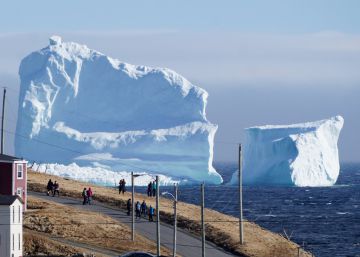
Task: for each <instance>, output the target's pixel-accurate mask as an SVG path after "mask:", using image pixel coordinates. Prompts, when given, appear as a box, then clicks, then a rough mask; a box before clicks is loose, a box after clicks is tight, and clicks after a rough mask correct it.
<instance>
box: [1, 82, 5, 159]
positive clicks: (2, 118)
mask: <svg viewBox="0 0 360 257" xmlns="http://www.w3.org/2000/svg"><path fill="white" fill-rule="evenodd" d="M5 98H6V88H4V94H3V103H2V116H1V154H4V142H5V138H4V120H5Z"/></svg>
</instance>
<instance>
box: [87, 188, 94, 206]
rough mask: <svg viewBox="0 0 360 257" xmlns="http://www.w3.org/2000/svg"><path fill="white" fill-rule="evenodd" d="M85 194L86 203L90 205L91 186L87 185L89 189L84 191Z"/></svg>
mask: <svg viewBox="0 0 360 257" xmlns="http://www.w3.org/2000/svg"><path fill="white" fill-rule="evenodd" d="M86 196H87V203H88V204H89V205H91V200H92V196H93V192H92V190H91V187H89V189H88V190H87V191H86Z"/></svg>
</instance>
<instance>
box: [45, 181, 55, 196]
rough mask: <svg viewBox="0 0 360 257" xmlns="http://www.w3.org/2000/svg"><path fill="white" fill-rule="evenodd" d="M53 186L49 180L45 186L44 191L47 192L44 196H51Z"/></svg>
mask: <svg viewBox="0 0 360 257" xmlns="http://www.w3.org/2000/svg"><path fill="white" fill-rule="evenodd" d="M53 186H54V183H53V182H52V181H51V179H49V181H48V183H47V186H46V190H47V193H46V194H47V195H48V196H49V195H50V193H51V194H53Z"/></svg>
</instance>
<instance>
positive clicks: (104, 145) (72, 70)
mask: <svg viewBox="0 0 360 257" xmlns="http://www.w3.org/2000/svg"><path fill="white" fill-rule="evenodd" d="M19 75H20V79H21V85H20V97H19V113H18V123H17V131H16V133H17V137H16V140H15V151H16V155H17V156H22V157H25V158H27V159H29V160H34V161H37V162H43V163H62V164H70V163H73V162H76V163H77V164H78V165H84V166H88V165H89V164H96V165H103V166H106V167H111V169H112V170H114V171H124V170H125V171H137V172H140V171H141V172H144V171H145V172H146V171H148V172H149V173H152V174H157V173H160V174H165V175H168V176H171V177H174V178H180V179H187V180H190V181H194V182H199V181H205V182H208V183H212V184H219V183H221V182H222V178H221V176H220V175H219V174H218V173H217V172H216V171H215V169H214V168H213V166H212V161H213V142H214V136H215V133H216V130H217V126H216V125H213V124H211V123H210V122H209V121H208V120H207V119H206V113H205V109H206V104H207V97H208V94H207V92H206V91H205V90H203V89H201V88H199V87H197V86H194V85H193V84H191V83H190V82H189V81H188V80H186V79H185V78H184V77H182V76H181V75H179V74H177V73H176V72H174V71H172V70H169V69H164V68H150V67H146V66H136V65H131V64H127V63H124V62H121V61H119V60H116V59H112V58H110V57H108V56H106V55H104V54H101V53H99V52H97V51H94V50H91V49H89V48H88V47H87V46H85V45H80V44H77V43H72V42H62V40H61V38H60V37H57V36H53V37H51V38H50V45H49V46H47V47H45V48H43V49H41V50H39V51H36V52H33V53H31V54H30V55H28V56H27V57H25V58H24V59H23V60H22V62H21V65H20V69H19Z"/></svg>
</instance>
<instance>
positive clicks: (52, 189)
mask: <svg viewBox="0 0 360 257" xmlns="http://www.w3.org/2000/svg"><path fill="white" fill-rule="evenodd" d="M46 189H47V193H46V194H47V195H48V196H50V195H52V196H53V197H54V196H55V195H56V194H57V195H58V196H60V187H59V183H57V182H56V181H55V182H52V181H51V179H49V181H48V183H47V186H46Z"/></svg>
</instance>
